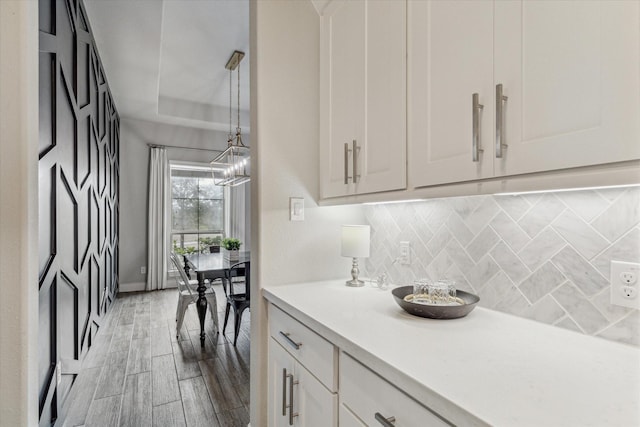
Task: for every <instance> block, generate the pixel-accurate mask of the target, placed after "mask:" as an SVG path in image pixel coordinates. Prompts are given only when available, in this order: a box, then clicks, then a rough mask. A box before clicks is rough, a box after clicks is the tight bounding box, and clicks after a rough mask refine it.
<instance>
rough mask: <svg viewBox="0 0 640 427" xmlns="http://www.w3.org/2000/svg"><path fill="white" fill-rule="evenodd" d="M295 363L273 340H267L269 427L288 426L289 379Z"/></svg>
mask: <svg viewBox="0 0 640 427" xmlns="http://www.w3.org/2000/svg"><path fill="white" fill-rule="evenodd" d="M294 367H295V361H294V359H293V357H291V356H290V355H289V353H287V352H286V351H285V350H284V349H283V348H282V346H281V345H280V344H278V343H277V342H276V341H275V340H274V339H273V338H271V339H269V373H268V375H269V377H268V382H269V385H268V387H269V401H268V406H269V407H268V417H269V426H270V427H285V426H288V425H289V408H287V405H288V404H289V384H288V383H289V378H288V376H287V375H293V374H294Z"/></svg>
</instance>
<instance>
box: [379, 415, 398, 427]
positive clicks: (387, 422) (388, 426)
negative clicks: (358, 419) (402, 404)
mask: <svg viewBox="0 0 640 427" xmlns="http://www.w3.org/2000/svg"><path fill="white" fill-rule="evenodd" d="M376 421H378V422H379V423H380V424H381V425H383V426H384V427H395V425H396V417H389V418H386V417H385V416H384V415H382V414H381V413H380V412H376Z"/></svg>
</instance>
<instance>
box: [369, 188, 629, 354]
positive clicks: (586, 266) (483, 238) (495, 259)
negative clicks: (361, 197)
mask: <svg viewBox="0 0 640 427" xmlns="http://www.w3.org/2000/svg"><path fill="white" fill-rule="evenodd" d="M365 215H366V218H367V220H368V222H369V224H371V256H370V257H369V258H367V259H366V260H365V262H364V268H363V270H364V271H363V275H364V276H369V277H375V276H377V275H379V274H380V273H382V272H386V273H387V274H388V275H389V277H390V281H391V283H393V284H411V283H412V282H413V280H414V279H416V278H422V277H428V278H431V279H437V278H445V277H446V278H450V279H454V280H455V281H456V286H457V287H458V288H459V289H462V290H467V291H469V292H472V293H475V294H477V295H479V296H480V303H479V304H480V305H481V306H484V307H486V308H490V309H494V310H499V311H503V312H506V313H510V314H514V315H517V316H522V317H527V318H530V319H534V320H537V321H540V322H544V323H549V324H552V325H556V326H559V327H563V328H567V329H572V330H575V331H578V332H581V333H584V334H588V335H595V336H599V337H602V338H606V339H609V340H613V341H619V342H623V343H628V344H632V345H635V346H640V312H639V311H638V310H635V309H629V308H624V307H619V306H614V305H611V304H610V302H609V298H610V283H609V268H610V262H611V260H617V261H630V262H640V188H638V187H630V188H617V189H606V190H585V191H571V192H560V193H541V194H529V195H515V196H498V195H496V196H472V197H457V198H448V199H436V200H429V201H423V202H413V203H401V204H390V205H370V206H366V207H365ZM405 240H407V241H409V242H410V243H411V252H412V259H411V265H409V266H402V265H399V264H398V263H396V262H394V261H395V259H396V257H397V256H398V254H399V242H400V241H405Z"/></svg>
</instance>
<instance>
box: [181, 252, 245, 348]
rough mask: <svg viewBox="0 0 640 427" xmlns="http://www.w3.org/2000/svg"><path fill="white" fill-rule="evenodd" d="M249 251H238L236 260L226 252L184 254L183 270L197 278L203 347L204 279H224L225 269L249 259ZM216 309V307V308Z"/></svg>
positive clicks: (205, 311)
mask: <svg viewBox="0 0 640 427" xmlns="http://www.w3.org/2000/svg"><path fill="white" fill-rule="evenodd" d="M250 258H251V257H250V252H248V251H246V252H240V253H239V256H238V259H237V260H231V259H229V255H228V253H226V252H218V253H209V254H201V253H197V254H190V255H184V271H185V272H186V273H187V276H189V277H191V271H192V270H193V273H194V274H195V275H196V278H197V279H198V301H197V302H196V307H197V309H198V319H199V320H200V345H201V346H202V347H204V338H205V333H204V319H205V315H206V314H207V298H206V297H205V291H206V290H207V287H206V286H205V280H207V279H208V280H210V281H213V280H216V279H224V277H225V271H226V270H227V269H229V268H230V267H231V266H233V265H235V264H237V263H239V262H247V261H250V260H251V259H250ZM216 310H217V309H216Z"/></svg>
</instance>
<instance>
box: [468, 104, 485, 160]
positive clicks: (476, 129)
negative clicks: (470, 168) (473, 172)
mask: <svg viewBox="0 0 640 427" xmlns="http://www.w3.org/2000/svg"><path fill="white" fill-rule="evenodd" d="M483 107H484V105H482V104H480V95H478V94H477V93H474V94H473V95H471V114H472V116H471V117H472V136H471V141H472V147H473V148H472V151H473V161H474V162H478V161H480V153H482V152H483V151H484V150H483V149H482V148H480V110H482V108H483Z"/></svg>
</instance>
